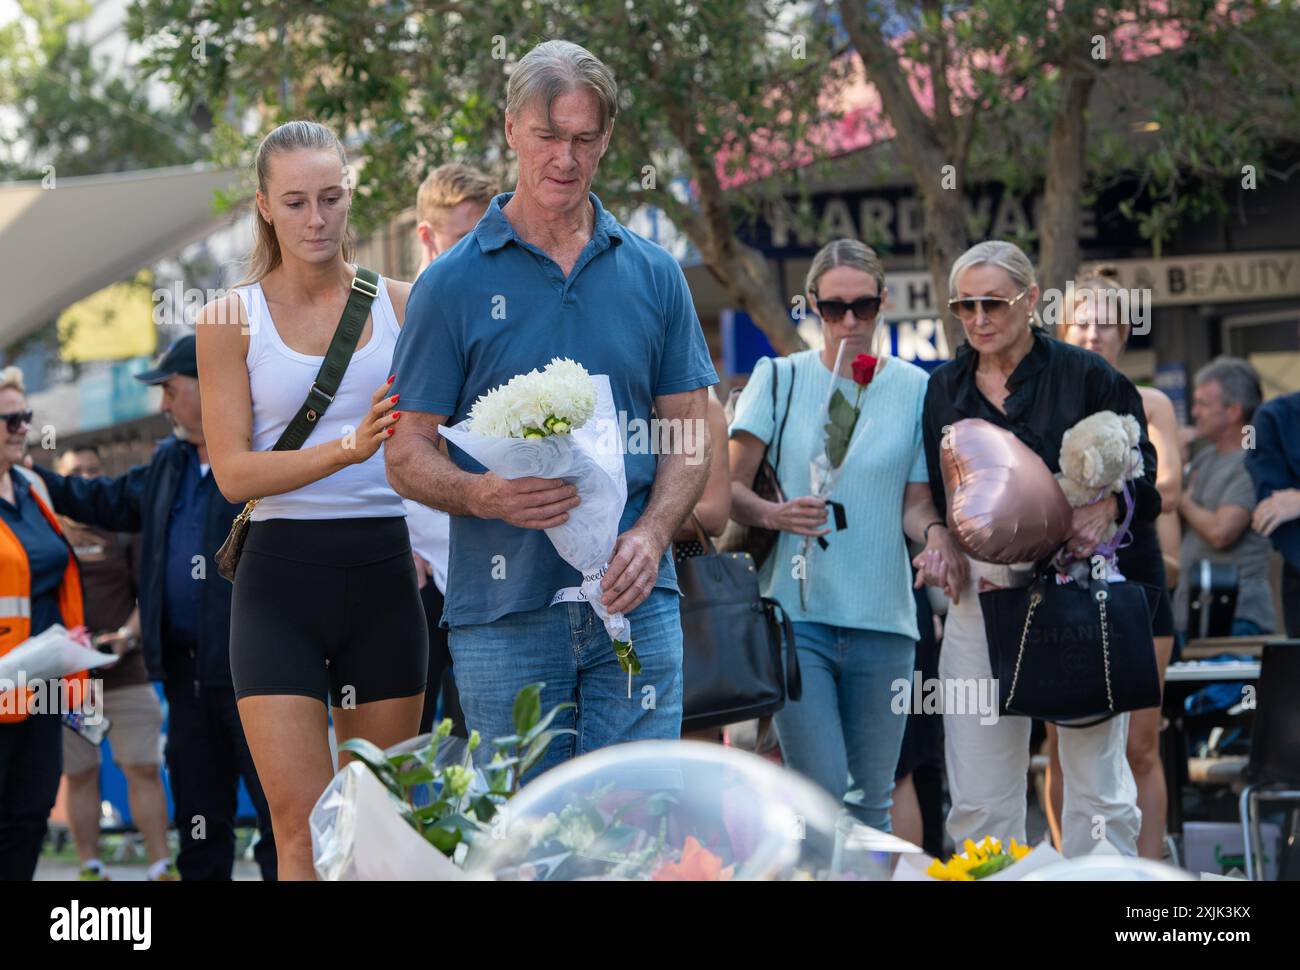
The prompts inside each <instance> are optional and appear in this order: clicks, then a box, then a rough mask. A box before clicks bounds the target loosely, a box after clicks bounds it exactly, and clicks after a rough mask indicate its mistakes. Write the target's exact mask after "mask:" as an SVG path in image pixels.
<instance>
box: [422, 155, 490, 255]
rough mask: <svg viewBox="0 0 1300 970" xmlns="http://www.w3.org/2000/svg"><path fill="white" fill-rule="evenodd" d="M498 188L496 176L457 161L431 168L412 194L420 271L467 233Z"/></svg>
mask: <svg viewBox="0 0 1300 970" xmlns="http://www.w3.org/2000/svg"><path fill="white" fill-rule="evenodd" d="M500 191H501V187H500V185H499V184H498V183H497V181H496V179H494V178H492V177H491V176H490V175H485V174H483V173H482V172H480V171H479V170H478V169H476V168H470V167H469V166H468V165H461V164H460V163H458V162H448V163H447V164H446V165H439V166H438V167H437V168H435V169H434V170H433V171H432V172H430V173H429V174H428V176H427V177H426V178H425V180H424V181H423V182H421V183H420V191H419V192H418V193H417V194H416V196H415V217H416V219H418V220H419V221H418V222H417V223H416V224H415V234H416V236H417V237H418V238H419V240H420V270H419V272H421V273H423V272H424V270H425V268H426V267H427V266H428V265H429V264H430V263H432V262H433V261H434V260H435V259H437V258H438V257H439V256H441V255H442V254H443V253H445V252H446V251H447V250H449V249H451V247H452V246H454V245H456V243H458V242H460V241H461V240H462V239H464V238H465V237H466V236H468V235H469V234H470V231H471V230H472V229H473V228H474V227H475V226H476V225H478V221H479V219H481V218H483V213H484V212H486V211H487V207H488V205H489V204H490V203H491V202H492V197H493V196H494V195H496V194H497V193H498V192H500Z"/></svg>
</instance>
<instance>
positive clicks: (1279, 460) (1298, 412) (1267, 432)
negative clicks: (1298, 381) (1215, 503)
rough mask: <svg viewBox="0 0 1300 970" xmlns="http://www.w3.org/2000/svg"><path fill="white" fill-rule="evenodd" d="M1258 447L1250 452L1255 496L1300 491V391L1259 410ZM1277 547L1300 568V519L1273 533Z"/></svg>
mask: <svg viewBox="0 0 1300 970" xmlns="http://www.w3.org/2000/svg"><path fill="white" fill-rule="evenodd" d="M1254 425H1255V447H1254V448H1252V449H1250V450H1249V451H1247V452H1246V470H1247V471H1249V472H1250V477H1251V478H1253V479H1254V480H1255V497H1256V498H1257V499H1259V501H1261V502H1262V501H1264V499H1266V498H1268V497H1269V496H1270V495H1272V494H1273V493H1274V492H1279V491H1281V490H1283V489H1286V488H1300V391H1297V392H1296V393H1294V394H1285V395H1283V396H1282V397H1275V398H1274V399H1273V400H1271V401H1269V402H1268V403H1267V404H1265V405H1263V406H1261V407H1260V408H1259V409H1258V410H1256V411H1255V419H1254ZM1271 538H1272V540H1273V546H1274V548H1276V549H1277V551H1278V552H1280V553H1282V558H1284V559H1285V560H1286V561H1287V562H1288V563H1290V564H1291V568H1292V569H1300V519H1292V520H1291V521H1290V522H1284V523H1282V524H1281V525H1279V526H1278V527H1277V528H1276V529H1274V530H1273V535H1272V537H1271Z"/></svg>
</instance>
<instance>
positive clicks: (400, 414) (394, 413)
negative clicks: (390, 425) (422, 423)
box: [393, 411, 402, 421]
mask: <svg viewBox="0 0 1300 970" xmlns="http://www.w3.org/2000/svg"><path fill="white" fill-rule="evenodd" d="M401 416H402V412H401V411H394V412H393V420H394V421H396V420H397V419H398V418H400V417H401Z"/></svg>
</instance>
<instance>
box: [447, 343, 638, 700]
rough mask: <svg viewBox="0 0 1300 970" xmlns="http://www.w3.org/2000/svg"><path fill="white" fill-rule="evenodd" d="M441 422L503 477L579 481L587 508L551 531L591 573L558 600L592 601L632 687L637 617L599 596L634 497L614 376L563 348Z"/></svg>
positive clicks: (565, 555) (560, 548) (561, 548)
mask: <svg viewBox="0 0 1300 970" xmlns="http://www.w3.org/2000/svg"><path fill="white" fill-rule="evenodd" d="M438 430H439V431H440V432H441V433H442V435H443V437H445V438H446V439H447V440H448V441H450V442H452V443H453V444H455V445H456V446H457V447H458V448H460V449H461V450H463V451H464V452H465V453H466V454H468V455H469V456H470V457H471V458H473V459H474V460H475V461H477V462H478V463H479V464H481V465H482V466H483V467H485V468H487V469H488V470H489V471H492V472H495V473H496V474H497V475H500V476H501V477H502V478H506V479H516V478H528V477H530V476H535V477H537V478H558V479H561V480H562V481H565V482H567V483H568V484H570V485H576V486H577V489H578V500H579V505H578V507H577V508H575V509H573V510H572V511H571V512H570V513H569V519H568V521H567V522H565V523H564V524H563V525H557V526H554V527H552V528H550V529H547V530H546V535H547V536H548V537H549V538H550V540H551V544H552V545H553V546H555V551H556V552H558V553H559V554H560V558H562V559H563V560H564V561H565V562H567V563H568V564H569V565H570V566H572V567H573V568H574V569H576V570H578V571H579V572H580V573H582V585H581V586H580V587H570V588H567V589H562V590H560V591H559V592H557V593H556V594H555V598H554V599H553V600H552V601H551V602H552V605H554V604H555V603H559V602H564V601H576V602H584V601H585V602H588V603H590V604H591V607H592V609H594V610H595V611H596V615H597V616H599V617H600V619H601V622H603V623H604V624H605V630H606V632H608V633H609V638H610V640H611V641H613V643H614V652H615V654H616V656H617V657H618V662H619V666H620V667H622V668H623V670H624V671H625V672H626V673H627V675H628V696H631V692H632V686H631V684H632V675H633V674H639V673H640V672H641V661H640V660H639V659H637V655H636V650H634V649H633V647H632V630H631V624H629V623H628V621H627V618H626V617H625V616H624V615H623V614H622V613H614V614H610V613H609V612H607V611H606V609H605V605H604V604H603V603H602V602H601V599H600V580H601V577H603V576H604V575H605V570H606V568H607V567H608V566H609V558H610V556H611V555H613V553H614V543H615V541H616V540H617V539H618V526H619V521H620V520H621V519H622V517H623V506H624V505H625V504H626V503H627V477H626V474H625V472H624V469H623V448H622V443H621V439H620V437H619V434H618V419H617V417H616V415H615V412H614V396H613V394H612V392H611V391H610V387H609V377H608V376H606V375H604V374H594V375H593V374H588V373H587V370H586V368H585V367H583V366H582V365H581V364H579V363H575V362H574V361H572V360H569V359H567V358H563V357H557V358H555V359H554V360H552V361H551V362H550V363H549V364H547V365H546V367H545V368H544V369H543V370H541V371H538V370H531V371H529V372H528V373H527V374H519V375H516V376H515V377H512V378H511V379H510V380H509V381H508V382H507V383H505V384H502V385H501V386H500V387H497V388H494V389H493V390H491V391H488V393H486V394H484V395H483V396H482V397H480V398H479V399H478V400H477V401H475V402H474V406H473V407H472V408H470V412H469V417H468V418H466V419H465V420H464V421H462V422H461V423H460V424H458V425H456V426H455V427H452V428H448V427H446V426H445V425H444V426H442V427H440V428H439V429H438Z"/></svg>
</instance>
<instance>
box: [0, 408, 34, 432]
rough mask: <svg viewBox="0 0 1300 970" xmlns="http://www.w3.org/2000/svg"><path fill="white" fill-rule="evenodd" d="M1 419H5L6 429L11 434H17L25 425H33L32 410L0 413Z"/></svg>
mask: <svg viewBox="0 0 1300 970" xmlns="http://www.w3.org/2000/svg"><path fill="white" fill-rule="evenodd" d="M0 421H4V423H5V429H6V430H7V431H8V432H9V433H10V434H17V433H18V432H19V431H20V430H22V427H23V425H31V423H32V412H31V411H14V412H13V413H12V414H0Z"/></svg>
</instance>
